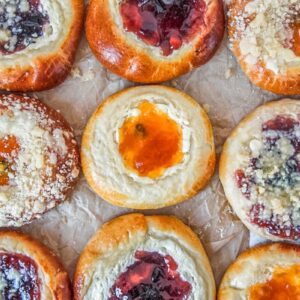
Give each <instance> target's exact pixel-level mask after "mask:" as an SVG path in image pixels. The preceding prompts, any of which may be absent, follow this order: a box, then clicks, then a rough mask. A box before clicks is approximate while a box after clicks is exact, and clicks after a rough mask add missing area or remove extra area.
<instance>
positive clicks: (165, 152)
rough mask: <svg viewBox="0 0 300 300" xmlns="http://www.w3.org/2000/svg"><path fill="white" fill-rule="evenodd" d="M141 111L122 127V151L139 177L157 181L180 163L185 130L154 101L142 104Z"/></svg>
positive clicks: (124, 159) (126, 161) (127, 162)
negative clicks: (167, 169) (170, 168)
mask: <svg viewBox="0 0 300 300" xmlns="http://www.w3.org/2000/svg"><path fill="white" fill-rule="evenodd" d="M138 109H139V111H140V114H139V115H138V116H132V117H128V118H127V119H126V120H125V122H124V123H123V125H122V127H121V128H120V132H119V133H120V134H119V135H120V142H119V152H120V154H121V156H122V158H123V161H124V163H125V165H126V166H127V167H128V168H130V169H131V170H133V171H134V172H136V173H137V174H138V175H139V176H148V177H151V178H157V177H160V176H161V175H162V174H163V172H164V171H165V169H166V168H169V167H171V166H174V165H176V164H178V163H179V162H181V160H182V158H183V153H182V130H181V127H180V126H179V125H178V124H177V123H176V122H175V121H174V120H173V119H171V118H170V117H169V116H168V114H167V113H165V112H163V111H162V110H160V109H158V108H157V106H156V105H155V104H153V103H151V102H148V101H143V102H141V103H140V105H139V106H138Z"/></svg>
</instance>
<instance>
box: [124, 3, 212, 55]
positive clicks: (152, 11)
mask: <svg viewBox="0 0 300 300" xmlns="http://www.w3.org/2000/svg"><path fill="white" fill-rule="evenodd" d="M206 9H207V6H206V2H205V1H204V0H124V1H123V2H122V3H121V6H120V13H121V16H122V19H123V25H124V28H125V30H127V31H129V32H133V33H135V34H136V35H137V36H138V37H139V38H140V39H141V40H142V41H143V42H145V43H146V44H148V45H151V46H155V47H160V48H161V50H162V52H163V55H170V54H171V53H172V52H173V51H174V50H177V49H179V48H180V47H181V46H182V45H183V44H184V43H187V42H188V41H190V40H191V39H192V38H193V37H194V36H195V35H196V34H197V33H199V31H201V27H202V26H203V25H204V14H205V12H206Z"/></svg>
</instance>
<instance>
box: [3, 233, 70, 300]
mask: <svg viewBox="0 0 300 300" xmlns="http://www.w3.org/2000/svg"><path fill="white" fill-rule="evenodd" d="M0 249H1V250H0V298H1V299H3V300H4V299H16V300H17V299H24V300H38V299H41V300H71V288H70V281H69V277H68V273H67V272H66V271H65V269H64V267H63V266H62V265H61V263H60V262H59V261H58V258H57V257H56V256H55V254H54V253H53V252H52V251H50V250H49V249H48V248H47V247H46V246H44V245H43V244H41V243H40V242H38V241H36V240H34V239H32V238H30V237H29V236H27V235H25V234H22V233H19V232H15V231H0Z"/></svg>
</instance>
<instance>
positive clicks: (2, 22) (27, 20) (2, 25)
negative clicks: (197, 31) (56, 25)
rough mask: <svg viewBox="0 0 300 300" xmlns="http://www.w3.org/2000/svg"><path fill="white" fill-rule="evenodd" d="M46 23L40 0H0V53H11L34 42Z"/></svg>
mask: <svg viewBox="0 0 300 300" xmlns="http://www.w3.org/2000/svg"><path fill="white" fill-rule="evenodd" d="M48 23H49V16H48V15H47V14H46V12H44V11H43V9H42V7H41V5H40V0H4V1H0V53H1V54H3V55H7V54H13V53H15V52H18V51H21V50H23V49H25V48H26V47H27V46H28V45H30V44H32V43H35V42H36V40H37V39H38V38H39V37H41V36H43V34H44V30H45V25H46V24H48Z"/></svg>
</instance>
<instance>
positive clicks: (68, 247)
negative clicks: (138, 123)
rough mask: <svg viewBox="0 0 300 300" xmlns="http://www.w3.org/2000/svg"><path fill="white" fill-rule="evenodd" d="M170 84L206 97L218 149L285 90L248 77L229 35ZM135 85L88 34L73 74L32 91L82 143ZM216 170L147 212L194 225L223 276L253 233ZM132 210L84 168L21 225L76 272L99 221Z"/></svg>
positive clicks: (203, 101)
mask: <svg viewBox="0 0 300 300" xmlns="http://www.w3.org/2000/svg"><path fill="white" fill-rule="evenodd" d="M165 84H166V85H171V86H173V87H176V88H178V89H180V90H183V91H185V92H187V93H188V94H190V95H191V96H192V97H194V99H196V100H197V101H198V102H199V103H200V104H201V105H203V107H204V108H205V110H206V111H207V112H208V115H209V117H210V119H211V121H212V124H213V128H214V135H215V142H216V147H217V153H218V157H219V154H220V151H221V148H222V144H223V143H224V140H225V138H226V137H227V136H228V134H229V133H230V132H231V130H232V128H233V127H234V126H235V125H236V124H237V123H238V122H239V120H240V119H241V118H242V117H243V116H245V115H246V114H247V113H248V112H250V111H251V110H252V109H253V108H255V107H256V106H257V105H259V104H262V103H263V102H264V101H267V100H271V99H278V98H280V97H278V96H275V95H272V94H270V93H266V92H263V91H261V90H259V89H258V88H256V87H253V86H252V85H251V84H250V83H249V81H248V79H247V78H246V76H245V75H243V74H242V72H241V70H240V68H239V66H238V65H237V63H236V61H235V59H234V58H233V57H232V55H231V53H230V50H229V49H228V43H227V39H226V38H225V40H224V41H223V43H222V46H221V47H220V49H219V50H218V52H217V54H216V55H215V56H214V58H213V59H212V60H211V61H210V62H208V63H207V64H206V65H204V66H203V67H201V68H199V69H197V70H195V71H194V72H191V73H189V74H187V75H185V76H182V77H180V78H178V79H176V80H173V81H171V82H167V83H165ZM131 85H133V83H131V82H128V81H126V80H123V79H121V78H119V77H117V76H116V75H114V74H112V73H110V72H109V71H107V70H106V69H104V68H103V67H102V66H101V65H100V63H98V62H97V61H96V59H95V58H94V57H93V55H92V53H91V51H90V50H89V47H88V45H87V42H86V40H85V38H84V37H83V38H82V41H81V44H80V48H79V51H78V54H77V59H76V63H75V65H74V69H73V71H72V74H71V75H70V76H69V78H68V79H67V80H66V81H65V82H64V83H63V84H62V85H60V86H59V87H57V88H55V89H52V90H49V91H46V92H41V93H35V94H34V95H35V96H38V97H39V98H40V99H41V100H43V101H44V102H45V103H47V104H48V105H50V106H51V107H54V108H55V109H58V110H59V111H60V112H61V113H62V114H63V115H64V116H65V118H66V119H67V120H68V121H69V123H70V124H71V126H72V127H73V128H74V130H75V133H76V136H77V139H78V142H79V143H80V141H81V134H82V131H83V129H84V126H85V124H86V122H87V120H88V118H89V116H90V115H91V113H92V112H93V111H94V109H95V108H96V107H97V106H98V105H99V103H101V101H103V99H105V98H106V97H108V96H109V95H111V94H112V93H114V92H116V91H119V90H121V89H123V88H125V87H127V86H131ZM217 173H218V172H217V170H216V172H215V175H214V177H213V179H212V181H211V182H210V183H209V185H208V186H207V187H206V188H205V189H204V190H203V191H201V192H200V193H199V194H198V195H196V196H195V197H193V198H192V199H190V200H188V201H186V202H184V203H182V204H180V205H176V206H173V207H169V208H165V209H159V210H155V211H154V210H151V211H144V213H146V214H172V215H175V216H177V217H178V218H180V219H181V220H183V221H184V222H185V223H186V224H188V225H190V226H191V227H192V228H193V230H194V231H195V232H196V233H197V234H198V236H199V237H200V239H201V241H202V242H203V244H204V247H205V249H206V251H207V253H208V255H209V257H210V260H211V263H212V267H213V269H214V273H215V276H216V280H217V282H219V281H220V278H221V276H222V274H223V273H224V271H225V270H226V268H227V267H228V265H229V264H230V263H231V262H232V261H233V260H234V259H235V257H236V255H237V254H238V253H239V252H240V251H242V250H243V249H245V248H246V247H247V246H248V244H249V233H248V231H247V230H246V229H245V227H244V226H243V225H242V223H241V222H240V221H239V220H238V218H237V217H236V216H235V215H234V213H232V211H231V208H230V207H229V204H228V203H227V201H226V199H225V197H224V193H223V189H222V187H221V183H220V181H219V179H218V174H217ZM130 211H132V210H128V209H123V208H119V207H114V206H112V205H110V204H108V203H107V202H105V201H103V200H102V199H101V198H99V197H98V196H96V195H95V193H94V192H93V191H92V190H91V189H90V188H89V186H88V184H87V183H86V181H85V179H84V177H83V175H82V174H81V177H80V180H79V183H78V185H77V187H76V189H75V191H74V193H73V195H72V197H71V199H69V200H68V201H66V202H65V203H63V204H62V205H60V206H59V207H58V208H56V209H54V210H52V211H50V212H48V213H47V214H46V215H45V216H44V217H43V218H42V219H40V220H37V221H34V222H33V223H32V224H30V225H26V226H24V227H23V228H22V229H21V230H23V231H24V232H27V233H29V234H31V235H32V236H34V237H35V238H37V239H39V240H41V241H42V242H44V243H45V244H46V245H48V246H49V247H50V248H52V249H53V250H54V251H55V252H56V253H57V255H58V256H59V257H60V258H61V260H62V262H63V263H64V265H65V266H66V268H67V269H68V270H69V272H70V276H72V274H73V271H74V267H75V264H76V261H77V259H78V256H79V254H80V252H81V250H82V249H83V247H84V246H85V244H86V243H87V241H88V240H89V239H90V237H91V236H92V235H93V234H94V233H95V231H96V230H97V229H98V228H99V226H101V224H103V222H106V221H107V220H109V219H111V218H113V217H116V216H119V215H121V214H124V213H127V212H130ZM175 259H176V258H175Z"/></svg>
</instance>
